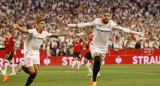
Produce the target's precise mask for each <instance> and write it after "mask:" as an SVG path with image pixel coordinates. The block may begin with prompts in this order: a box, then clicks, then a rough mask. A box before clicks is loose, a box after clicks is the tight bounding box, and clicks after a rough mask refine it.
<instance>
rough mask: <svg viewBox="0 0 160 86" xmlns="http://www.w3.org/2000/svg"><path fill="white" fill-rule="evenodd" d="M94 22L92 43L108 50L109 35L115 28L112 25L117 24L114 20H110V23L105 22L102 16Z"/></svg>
mask: <svg viewBox="0 0 160 86" xmlns="http://www.w3.org/2000/svg"><path fill="white" fill-rule="evenodd" d="M93 23H94V25H95V26H94V31H93V40H92V42H91V43H92V44H93V45H95V46H96V47H98V48H100V49H101V50H104V51H106V49H107V46H108V41H109V37H110V34H111V32H112V30H113V28H112V27H114V26H116V25H117V24H116V23H115V22H113V21H112V20H110V21H109V23H108V24H103V23H102V19H101V18H97V19H96V20H95V21H93Z"/></svg>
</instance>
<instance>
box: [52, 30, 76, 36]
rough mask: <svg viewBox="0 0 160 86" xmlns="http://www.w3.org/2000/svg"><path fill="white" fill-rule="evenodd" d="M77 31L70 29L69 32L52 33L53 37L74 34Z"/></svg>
mask: <svg viewBox="0 0 160 86" xmlns="http://www.w3.org/2000/svg"><path fill="white" fill-rule="evenodd" d="M74 34H75V33H74V32H71V31H69V32H68V33H61V32H57V33H52V35H51V36H52V37H55V36H72V35H74Z"/></svg>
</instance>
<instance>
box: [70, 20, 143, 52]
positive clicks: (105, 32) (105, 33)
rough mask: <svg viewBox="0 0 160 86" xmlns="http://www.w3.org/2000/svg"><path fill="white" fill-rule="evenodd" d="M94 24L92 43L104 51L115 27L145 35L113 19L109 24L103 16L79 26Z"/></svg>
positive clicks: (72, 25) (73, 25) (74, 25)
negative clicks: (122, 25) (124, 26)
mask: <svg viewBox="0 0 160 86" xmlns="http://www.w3.org/2000/svg"><path fill="white" fill-rule="evenodd" d="M68 26H69V27H76V26H77V25H76V24H68ZM86 26H93V27H94V31H93V40H92V42H91V44H93V45H94V46H96V47H97V48H99V49H101V50H102V51H106V49H107V45H108V44H107V43H108V41H109V37H110V34H111V32H112V30H113V29H117V30H122V31H124V32H126V33H133V34H137V35H142V36H143V35H144V33H142V32H136V31H131V30H130V29H127V28H123V27H120V26H118V25H117V24H116V23H115V22H114V21H113V20H109V22H108V24H104V23H103V22H102V19H101V18H96V19H95V20H94V21H93V22H88V23H80V24H78V27H86Z"/></svg>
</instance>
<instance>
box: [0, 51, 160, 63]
mask: <svg viewBox="0 0 160 86" xmlns="http://www.w3.org/2000/svg"><path fill="white" fill-rule="evenodd" d="M86 51H87V50H82V51H81V56H82V58H81V65H83V64H84V63H83V61H84V56H85V53H86ZM5 55H6V50H0V65H1V66H3V59H4V57H5ZM13 57H14V58H13V63H14V64H15V63H16V62H18V61H20V62H22V63H23V64H24V65H25V63H24V56H23V54H22V53H21V50H17V54H16V55H13ZM72 59H73V57H72V56H47V53H46V51H43V50H40V62H41V65H71V61H72ZM103 64H160V49H120V50H113V49H111V50H109V51H108V54H107V55H106V58H105V60H104V62H103ZM15 66H17V65H16V64H15Z"/></svg>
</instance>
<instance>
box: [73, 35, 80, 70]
mask: <svg viewBox="0 0 160 86" xmlns="http://www.w3.org/2000/svg"><path fill="white" fill-rule="evenodd" d="M81 41H82V40H81V38H80V37H79V36H77V37H76V38H75V40H74V41H73V48H74V49H73V60H72V67H71V69H74V65H75V64H76V61H75V60H76V57H77V58H78V66H77V69H79V67H80V64H81V61H80V60H81V53H80V51H81Z"/></svg>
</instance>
